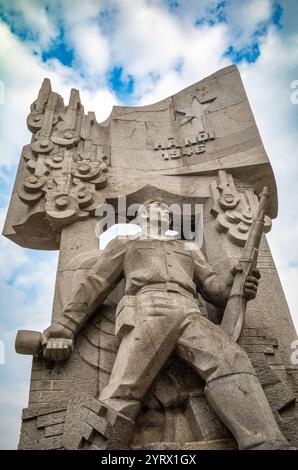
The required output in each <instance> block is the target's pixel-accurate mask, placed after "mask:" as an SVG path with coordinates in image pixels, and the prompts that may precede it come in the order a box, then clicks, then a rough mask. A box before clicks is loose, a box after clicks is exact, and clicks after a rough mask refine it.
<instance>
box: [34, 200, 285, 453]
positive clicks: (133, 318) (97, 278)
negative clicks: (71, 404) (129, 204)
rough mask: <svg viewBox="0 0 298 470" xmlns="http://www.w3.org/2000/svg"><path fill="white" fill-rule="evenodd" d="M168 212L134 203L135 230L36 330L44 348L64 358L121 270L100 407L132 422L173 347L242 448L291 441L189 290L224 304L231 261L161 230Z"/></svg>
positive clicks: (254, 280)
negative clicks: (226, 264)
mask: <svg viewBox="0 0 298 470" xmlns="http://www.w3.org/2000/svg"><path fill="white" fill-rule="evenodd" d="M169 218H170V213H169V210H168V207H167V206H166V205H165V204H163V203H161V202H160V201H157V200H156V201H148V202H147V203H145V204H144V205H143V206H142V208H141V209H140V211H139V213H138V224H139V226H140V227H141V229H142V232H141V233H140V234H139V235H137V236H133V237H132V236H129V237H122V238H117V239H114V240H112V241H111V242H110V243H109V244H108V246H107V247H106V248H105V250H103V251H99V253H98V261H97V262H96V263H95V265H94V266H93V268H92V269H91V270H90V271H89V273H88V275H87V276H86V278H85V279H84V281H83V282H81V283H80V285H79V286H77V287H76V288H75V290H74V292H73V296H72V299H71V301H70V303H68V305H66V306H65V308H64V309H63V312H62V315H61V318H60V319H59V321H57V322H55V323H52V325H51V326H50V327H49V328H47V329H46V330H45V331H44V333H43V336H42V343H43V354H44V357H45V358H47V359H50V360H62V359H66V358H67V357H68V356H69V355H70V354H71V350H72V344H73V340H74V338H75V336H76V335H77V334H78V333H79V331H80V330H81V328H82V327H83V325H84V324H85V322H86V321H87V320H88V319H89V318H90V316H91V315H92V314H93V312H94V311H95V309H97V308H98V307H99V306H100V305H101V304H102V303H103V302H104V300H105V299H106V297H107V296H108V294H109V293H110V292H111V291H112V290H113V288H114V287H115V286H116V284H117V283H118V282H119V281H120V280H121V279H122V278H124V279H125V296H124V297H123V298H122V300H121V301H120V303H119V305H118V307H117V311H116V334H117V335H118V336H119V337H120V338H122V339H121V343H120V347H119V350H118V353H117V356H116V360H115V363H114V366H113V370H112V374H111V377H110V381H109V383H108V385H107V386H106V387H105V388H104V389H103V390H102V392H101V394H100V396H99V403H100V405H101V406H102V408H105V409H108V410H109V409H112V410H113V412H116V413H119V414H121V415H124V416H125V417H126V418H127V419H128V420H129V421H130V422H134V421H135V420H136V417H137V415H138V413H139V411H140V408H141V405H142V401H143V399H144V397H145V395H146V393H147V392H148V390H149V388H150V386H151V385H152V383H153V381H154V379H155V378H156V376H157V374H158V373H159V372H160V370H161V368H162V367H163V366H164V364H165V363H166V361H167V359H168V358H169V356H170V355H171V354H172V353H175V354H176V355H178V356H179V357H180V358H182V359H183V360H184V361H186V363H187V364H189V365H190V366H191V367H192V368H193V369H194V370H195V371H196V372H197V374H198V375H199V376H200V377H201V378H202V379H203V380H204V382H205V384H206V385H205V394H206V398H207V400H208V402H209V403H210V405H211V406H212V408H213V409H214V411H215V412H216V413H217V415H218V416H219V417H220V418H221V420H222V421H223V422H224V424H225V425H226V426H227V428H228V429H229V430H230V432H231V433H232V434H233V435H234V437H235V439H236V440H237V443H238V446H239V448H240V449H256V450H257V449H260V450H261V449H287V448H291V447H290V444H289V443H288V442H287V441H286V439H285V438H284V437H283V435H282V434H281V432H280V430H279V428H278V426H277V424H276V421H275V419H274V416H273V414H272V411H271V409H270V406H269V404H268V401H267V399H266V397H265V394H264V392H263V389H262V387H261V385H260V382H259V380H258V378H257V377H256V373H255V370H254V368H253V366H252V364H251V362H250V360H249V359H248V356H247V355H246V353H245V352H244V350H243V349H242V348H241V347H240V346H239V345H238V344H237V343H236V342H234V341H233V340H232V339H231V338H230V337H229V336H228V335H227V334H226V333H225V332H224V331H223V330H222V329H221V327H220V326H218V325H215V324H213V323H212V322H211V321H209V320H208V319H207V318H205V317H203V316H202V314H201V312H200V310H199V308H198V305H197V302H196V299H195V295H196V291H197V290H198V292H199V294H200V295H202V297H203V298H204V299H206V300H207V301H208V302H210V303H212V304H213V305H215V306H219V307H223V308H224V307H225V304H226V302H227V299H228V297H229V293H230V290H231V286H232V283H233V277H234V274H235V271H236V270H237V267H236V268H233V269H232V270H231V272H230V273H228V275H227V277H226V279H221V278H220V277H219V276H218V275H217V274H216V273H215V272H214V270H213V269H212V267H211V266H210V265H209V264H208V263H207V261H206V260H205V258H204V256H203V255H202V253H201V251H200V250H199V249H196V247H195V245H192V246H191V249H189V247H188V246H187V243H185V241H183V240H177V239H173V237H169V236H167V235H166V233H165V232H164V231H163V230H162V229H161V228H162V227H163V226H164V222H168V221H169ZM153 227H158V230H153V229H152V228H153ZM238 269H241V268H238ZM259 277H260V275H259V273H258V272H257V271H254V272H252V273H251V275H249V276H248V277H247V280H246V284H245V295H246V297H247V300H250V299H253V298H254V297H255V296H256V292H257V286H258V278H259ZM231 403H232V406H231ZM112 434H113V432H112V433H111V435H112ZM129 438H130V435H129V433H128V437H127V439H128V441H129ZM108 439H109V438H108ZM107 445H108V443H107Z"/></svg>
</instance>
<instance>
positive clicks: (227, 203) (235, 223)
mask: <svg viewBox="0 0 298 470" xmlns="http://www.w3.org/2000/svg"><path fill="white" fill-rule="evenodd" d="M222 198H223V199H224V202H223V201H221V199H222ZM239 201H240V199H239V198H238V197H237V196H236V195H225V196H221V198H220V200H219V205H220V206H221V207H222V209H223V210H224V211H223V212H220V213H218V215H217V218H216V221H217V230H218V231H219V232H227V234H228V236H229V238H230V239H231V241H233V242H234V243H236V244H237V245H239V246H244V245H245V242H246V240H247V236H248V232H249V230H250V227H251V225H252V223H253V221H254V217H255V215H256V208H254V209H255V210H252V208H251V207H249V206H247V207H245V208H243V207H242V208H241V204H239ZM227 207H229V208H227ZM264 229H265V233H267V232H269V231H270V229H271V219H270V217H268V216H266V217H265V227H264Z"/></svg>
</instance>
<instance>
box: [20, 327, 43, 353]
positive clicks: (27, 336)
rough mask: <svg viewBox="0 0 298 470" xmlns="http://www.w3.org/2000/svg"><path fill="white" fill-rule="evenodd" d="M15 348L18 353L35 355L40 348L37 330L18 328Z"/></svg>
mask: <svg viewBox="0 0 298 470" xmlns="http://www.w3.org/2000/svg"><path fill="white" fill-rule="evenodd" d="M15 349H16V352H17V353H18V354H28V355H31V356H36V355H37V354H38V353H39V351H40V349H41V333H40V332H39V331H30V330H19V331H18V334H17V337H16V343H15Z"/></svg>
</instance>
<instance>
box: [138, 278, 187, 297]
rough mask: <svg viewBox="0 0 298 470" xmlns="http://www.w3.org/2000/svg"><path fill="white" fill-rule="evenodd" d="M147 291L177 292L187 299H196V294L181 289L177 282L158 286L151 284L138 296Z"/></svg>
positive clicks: (140, 291)
mask: <svg viewBox="0 0 298 470" xmlns="http://www.w3.org/2000/svg"><path fill="white" fill-rule="evenodd" d="M147 291H162V292H176V293H178V294H181V295H184V296H186V297H190V298H191V299H193V298H194V293H193V292H190V291H188V290H186V289H184V287H181V286H180V285H179V284H176V283H175V282H162V283H157V284H149V285H147V286H144V287H142V288H141V289H140V290H138V292H137V293H136V295H139V294H143V292H147Z"/></svg>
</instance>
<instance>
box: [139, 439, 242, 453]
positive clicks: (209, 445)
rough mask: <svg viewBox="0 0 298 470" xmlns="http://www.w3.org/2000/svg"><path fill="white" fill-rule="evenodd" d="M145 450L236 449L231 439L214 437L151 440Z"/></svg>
mask: <svg viewBox="0 0 298 470" xmlns="http://www.w3.org/2000/svg"><path fill="white" fill-rule="evenodd" d="M144 449H145V450H238V446H237V444H236V442H235V441H234V440H233V439H216V440H213V441H194V442H184V443H181V444H180V443H179V442H153V443H151V444H148V445H147V446H146V448H144Z"/></svg>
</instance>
